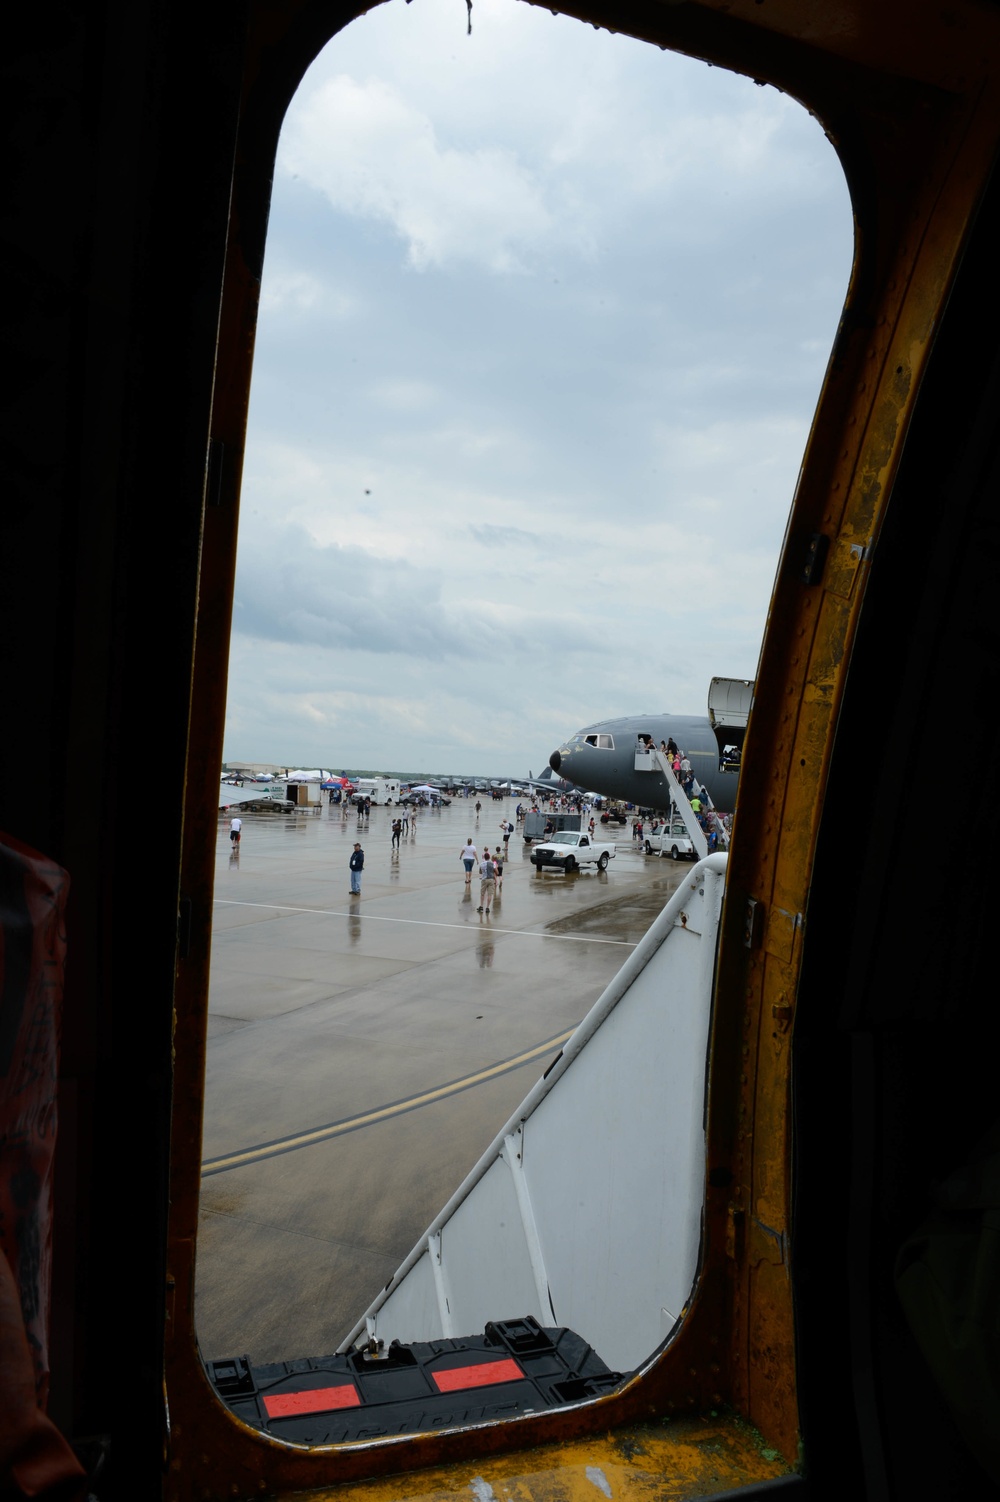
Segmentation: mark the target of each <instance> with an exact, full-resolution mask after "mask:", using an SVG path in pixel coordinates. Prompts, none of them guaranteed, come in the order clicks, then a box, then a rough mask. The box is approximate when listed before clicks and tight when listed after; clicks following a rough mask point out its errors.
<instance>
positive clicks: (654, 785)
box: [549, 678, 753, 813]
mask: <svg viewBox="0 0 1000 1502" xmlns="http://www.w3.org/2000/svg"><path fill="white" fill-rule="evenodd" d="M752 702H753V683H752V682H751V681H750V680H749V679H745V678H713V679H712V682H711V685H710V687H709V691H708V715H707V716H704V715H702V716H699V715H673V714H651V715H633V716H630V717H629V718H628V719H624V720H600V721H599V722H598V723H597V724H596V725H587V726H585V727H584V728H583V730H578V731H577V733H576V735H574V736H572V737H571V738H570V739H569V740H568V741H567V742H566V744H565V745H564V746H560V747H559V750H558V751H553V753H552V755H551V756H550V757H549V766H550V767H551V768H552V770H553V772H555V773H557V774H558V775H559V776H560V777H564V778H567V779H571V780H572V781H573V782H575V783H576V784H577V785H578V786H579V787H583V788H587V789H588V791H589V792H592V793H601V794H603V795H604V796H605V797H608V798H621V799H624V800H625V801H626V802H628V803H635V804H638V805H639V807H640V808H656V809H662V810H664V811H665V810H666V809H667V808H668V807H669V805H670V801H671V795H670V790H669V788H668V786H667V780H666V778H665V777H664V775H663V773H662V771H661V770H660V767H659V765H658V762H657V759H656V758H655V757H653V758H651V757H650V755H649V751H648V747H649V746H650V745H652V746H655V747H656V748H657V749H658V748H659V746H660V744H661V742H664V743H669V742H670V741H671V740H673V742H674V743H675V745H676V746H677V747H678V748H679V749H680V751H681V753H682V754H683V755H686V756H687V757H688V759H689V760H690V762H691V767H692V770H693V772H694V775H695V777H696V778H697V780H698V782H700V783H702V784H703V785H704V786H705V787H706V788H707V789H708V794H709V797H710V798H711V800H712V802H713V804H714V805H715V807H716V808H717V809H718V810H719V811H720V812H721V813H731V812H732V810H733V808H734V807H735V804H736V788H737V784H738V782H739V766H740V757H741V755H742V750H743V739H744V736H745V735H746V727H747V720H748V718H749V714H750V706H751V704H752Z"/></svg>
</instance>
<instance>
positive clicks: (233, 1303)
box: [197, 800, 687, 1362]
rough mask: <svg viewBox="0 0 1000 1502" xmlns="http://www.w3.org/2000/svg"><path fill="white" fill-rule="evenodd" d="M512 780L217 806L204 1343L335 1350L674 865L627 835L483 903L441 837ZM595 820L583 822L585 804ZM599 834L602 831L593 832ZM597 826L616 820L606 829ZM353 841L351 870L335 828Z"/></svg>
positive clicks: (202, 1263)
mask: <svg viewBox="0 0 1000 1502" xmlns="http://www.w3.org/2000/svg"><path fill="white" fill-rule="evenodd" d="M514 802H516V800H514V801H508V802H507V803H504V804H501V803H486V804H484V806H483V811H482V814H481V816H480V820H479V823H478V825H477V823H476V816H475V810H474V807H473V806H472V805H471V804H470V803H466V802H465V800H457V801H456V802H455V803H454V804H452V806H451V807H450V808H446V809H440V810H421V812H420V814H419V816H418V819H417V824H416V831H415V833H414V834H411V835H410V836H409V837H407V836H404V838H403V841H402V844H401V848H400V849H399V850H398V852H394V851H393V850H392V849H391V843H390V825H391V820H392V818H393V817H394V816H396V813H397V811H396V810H389V809H384V808H381V809H373V810H372V815H371V822H370V824H369V825H368V826H367V827H360V828H359V825H358V822H357V819H356V818H355V817H354V816H353V814H352V815H350V816H349V817H348V818H347V819H343V818H342V817H341V814H340V811H339V809H335V808H330V807H329V806H326V805H324V806H323V807H322V809H321V810H319V811H318V812H315V813H312V812H296V813H294V814H259V815H253V814H250V815H245V816H244V820H243V838H242V842H241V846H240V851H239V855H238V857H236V856H234V855H233V853H232V852H231V849H230V844H229V825H228V820H226V821H222V820H220V824H219V834H218V857H217V859H218V864H217V872H216V892H215V895H216V906H215V923H214V939H213V945H212V974H211V992H210V1002H209V1014H210V1015H209V1044H208V1069H207V1078H206V1099H205V1137H204V1144H203V1165H204V1166H203V1174H204V1177H203V1181H202V1201H201V1225H200V1231H199V1243H198V1274H197V1323H198V1332H199V1337H200V1340H201V1346H202V1350H203V1352H204V1354H205V1355H206V1356H207V1357H210V1358H220V1357H224V1356H235V1355H243V1354H249V1355H250V1357H251V1358H252V1360H254V1361H257V1362H263V1361H275V1360H286V1359H289V1358H292V1357H296V1356H308V1355H320V1354H322V1353H324V1352H328V1351H332V1350H333V1349H334V1348H335V1347H336V1345H337V1343H338V1342H339V1340H340V1339H341V1338H342V1337H343V1336H344V1335H345V1334H346V1332H347V1331H348V1330H349V1329H350V1328H351V1326H352V1325H353V1324H354V1323H355V1321H356V1320H357V1319H358V1318H359V1317H360V1315H361V1314H362V1313H363V1311H364V1309H365V1308H366V1307H367V1305H368V1304H369V1302H370V1301H371V1299H372V1298H373V1297H374V1295H375V1293H376V1292H377V1291H378V1289H379V1288H380V1287H381V1286H382V1285H383V1284H384V1283H385V1282H386V1281H387V1279H388V1278H389V1277H390V1276H391V1274H392V1273H393V1272H394V1271H395V1269H396V1267H397V1266H398V1265H399V1263H400V1262H401V1261H402V1259H403V1257H404V1256H405V1255H406V1253H407V1252H408V1251H409V1250H410V1248H411V1246H412V1245H413V1244H414V1242H415V1241H416V1239H417V1237H418V1236H419V1235H420V1233H421V1232H422V1231H423V1230H424V1228H425V1227H426V1226H427V1224H428V1223H429V1221H430V1220H431V1219H432V1217H433V1216H434V1214H435V1213H436V1211H437V1210H438V1209H439V1208H440V1206H441V1205H442V1204H443V1203H444V1202H445V1201H446V1200H447V1198H448V1197H449V1195H450V1194H451V1193H452V1191H453V1190H454V1189H455V1188H456V1187H457V1185H458V1184H459V1183H460V1182H461V1180H462V1179H463V1178H464V1176H465V1175H466V1173H467V1172H468V1171H469V1169H470V1168H471V1167H472V1166H473V1165H474V1164H475V1162H476V1160H477V1159H478V1158H479V1156H480V1155H481V1153H482V1152H483V1150H484V1149H485V1148H486V1147H487V1146H488V1144H489V1143H490V1141H491V1140H492V1138H493V1137H494V1135H495V1134H496V1132H497V1131H498V1130H499V1128H500V1127H501V1126H502V1125H503V1123H504V1122H505V1121H506V1119H507V1117H508V1116H509V1115H510V1114H511V1112H512V1111H513V1110H514V1109H515V1108H516V1106H517V1104H518V1102H519V1101H520V1100H521V1099H522V1098H523V1097H524V1096H525V1095H526V1094H527V1092H528V1090H529V1089H530V1087H531V1085H532V1084H533V1083H534V1081H535V1080H536V1079H537V1078H538V1077H539V1075H541V1074H542V1073H543V1072H544V1070H545V1069H546V1067H547V1066H548V1064H549V1063H550V1061H551V1059H552V1058H553V1057H554V1055H555V1054H556V1053H557V1052H558V1050H559V1047H560V1045H561V1043H562V1041H563V1040H564V1039H565V1037H566V1036H567V1035H568V1034H569V1032H570V1031H571V1030H572V1029H573V1027H575V1025H576V1024H577V1023H578V1022H579V1020H580V1018H581V1017H583V1016H584V1014H585V1013H586V1012H587V1010H588V1009H589V1008H590V1006H591V1005H592V1004H593V1002H594V1001H595V1000H596V998H597V997H598V996H599V995H600V994H601V992H602V991H603V989H604V987H605V986H606V985H607V983H608V981H609V980H610V979H611V977H612V976H613V975H614V974H615V972H616V971H617V969H618V968H619V966H620V965H621V964H622V963H623V961H624V959H625V958H626V956H627V955H628V954H629V953H630V951H631V949H632V948H633V947H634V945H635V944H636V943H637V942H638V940H639V939H640V938H641V937H642V935H643V933H645V931H646V929H647V928H648V926H649V924H650V922H651V921H652V919H653V918H654V917H655V915H656V914H657V913H658V912H659V911H660V909H661V908H662V906H663V904H664V903H665V902H666V900H667V898H668V897H669V895H670V894H671V892H673V891H674V890H675V888H676V887H677V886H678V884H679V883H680V881H681V879H682V878H683V876H684V874H685V872H686V870H687V863H686V862H679V863H677V864H674V863H673V862H672V861H670V860H669V859H667V860H660V859H659V858H657V857H656V856H644V855H641V854H639V853H638V852H637V851H636V850H635V849H634V848H633V847H632V845H631V843H630V842H629V840H628V838H627V835H628V831H627V830H622V831H619V832H618V833H617V843H618V854H617V857H616V859H615V860H614V861H612V863H611V865H610V867H609V869H608V871H607V872H606V873H599V872H597V871H596V870H595V871H581V872H579V873H577V874H575V875H573V876H571V877H567V876H565V875H563V874H562V873H559V872H552V871H547V872H545V873H543V874H542V875H537V874H536V873H535V870H534V867H533V866H532V865H531V864H530V863H529V861H528V854H527V847H525V846H524V844H523V841H522V840H521V838H520V836H519V835H518V834H515V835H513V836H512V837H511V842H510V861H509V864H508V865H507V867H506V869H505V872H504V883H503V891H502V894H501V895H500V896H499V897H498V899H497V902H496V904H495V908H494V911H493V913H492V914H491V915H490V916H489V917H488V918H487V917H486V916H485V915H480V914H479V913H478V912H477V907H478V904H479V883H478V880H476V881H475V882H474V884H473V885H472V886H471V887H469V888H467V887H466V886H465V884H464V868H463V866H462V864H461V861H460V856H459V852H460V850H461V848H462V846H463V845H464V844H465V841H466V838H467V837H468V836H469V835H470V834H471V835H472V837H473V839H474V840H475V842H476V844H477V846H478V847H479V848H480V850H481V849H482V846H483V844H484V843H485V844H489V845H490V846H491V847H492V846H494V845H495V843H496V841H497V839H498V837H499V828H498V826H499V823H500V820H501V816H502V815H504V814H505V813H506V812H507V811H508V810H510V811H511V817H512V818H513V812H512V810H513V808H514ZM599 828H600V826H599ZM600 837H601V836H599V838H600ZM603 837H604V838H605V839H609V840H611V839H614V838H616V836H615V835H608V834H605V835H604V836H603ZM356 839H360V840H361V842H362V845H363V846H364V850H365V868H364V872H363V876H362V891H361V896H360V898H354V897H351V896H350V893H349V872H348V864H347V863H348V858H349V856H350V853H351V850H352V848H353V844H354V841H355V840H356Z"/></svg>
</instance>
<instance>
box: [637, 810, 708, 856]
mask: <svg viewBox="0 0 1000 1502" xmlns="http://www.w3.org/2000/svg"><path fill="white" fill-rule="evenodd" d="M644 844H645V847H646V854H647V855H654V854H655V855H669V856H670V857H671V859H672V860H675V861H676V860H680V858H681V856H684V858H685V859H686V860H689V861H696V860H697V859H698V852H697V851H696V850H695V848H694V845H693V843H692V841H691V837H690V835H689V834H688V832H687V830H686V829H685V828H684V823H683V820H681V819H679V818H677V817H676V816H675V817H674V818H673V819H672V820H670V819H668V820H667V822H666V823H665V824H661V825H660V826H659V829H658V830H657V832H656V834H653V833H652V831H650V833H649V834H647V835H646V838H645V841H644Z"/></svg>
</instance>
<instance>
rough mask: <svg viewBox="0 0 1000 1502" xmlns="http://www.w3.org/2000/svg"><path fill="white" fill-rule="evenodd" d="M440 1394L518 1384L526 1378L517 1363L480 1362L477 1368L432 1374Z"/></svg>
mask: <svg viewBox="0 0 1000 1502" xmlns="http://www.w3.org/2000/svg"><path fill="white" fill-rule="evenodd" d="M431 1376H432V1377H433V1378H434V1381H435V1383H436V1384H437V1390H438V1392H455V1391H456V1390H457V1389H459V1388H462V1387H492V1386H493V1384H494V1383H495V1382H518V1381H520V1379H521V1378H522V1377H523V1376H524V1373H523V1371H522V1370H521V1368H520V1367H519V1366H518V1364H517V1362H516V1361H512V1360H511V1358H510V1357H509V1356H508V1357H506V1358H505V1359H504V1360H503V1361H480V1362H479V1364H478V1365H477V1366H450V1367H448V1368H447V1369H446V1370H445V1371H443V1372H432V1373H431Z"/></svg>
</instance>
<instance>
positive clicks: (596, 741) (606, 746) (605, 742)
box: [584, 734, 615, 751]
mask: <svg viewBox="0 0 1000 1502" xmlns="http://www.w3.org/2000/svg"><path fill="white" fill-rule="evenodd" d="M584 741H585V743H586V744H587V745H588V746H596V747H597V749H598V750H599V751H613V750H614V749H615V738H614V736H613V735H597V734H592V735H587V736H584Z"/></svg>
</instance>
